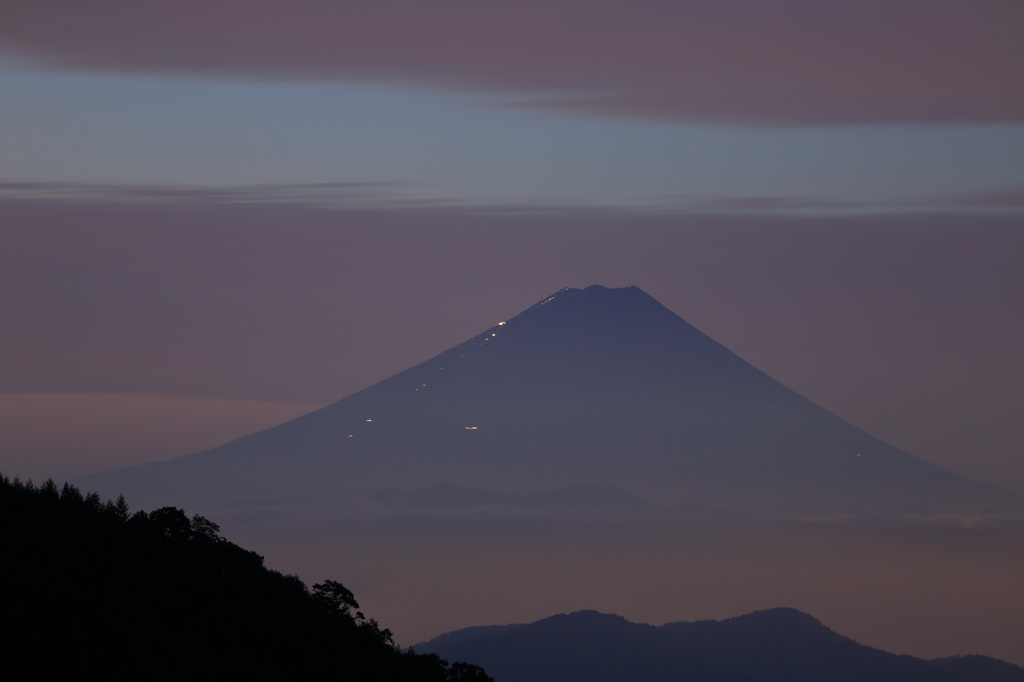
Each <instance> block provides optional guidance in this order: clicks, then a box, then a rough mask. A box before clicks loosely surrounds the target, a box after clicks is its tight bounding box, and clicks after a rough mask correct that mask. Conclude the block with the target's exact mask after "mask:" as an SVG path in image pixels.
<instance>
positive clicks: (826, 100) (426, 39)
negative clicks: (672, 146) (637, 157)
mask: <svg viewBox="0 0 1024 682" xmlns="http://www.w3.org/2000/svg"><path fill="white" fill-rule="evenodd" d="M1022 34H1024V6H1022V5H1021V4H1020V3H1019V2H1015V1H1014V0H977V1H975V2H963V1H961V0H863V1H861V2H820V0H784V1H782V2H774V3H765V2H760V1H759V0H738V1H737V2H727V3H723V2H718V1H714V0H697V1H695V2H686V3H682V2H677V3H672V2H663V1H661V0H636V1H632V2H625V1H623V0H617V1H613V0H599V1H591V0H587V1H584V0H524V1H522V2H515V3H483V2H477V1H474V0H438V1H436V2H429V3H427V2H420V1H417V0H397V1H395V2H386V3H371V2H356V1H353V0H349V1H338V2H332V3H328V2H319V1H316V0H301V1H290V2H285V1H284V0H262V1H251V2H239V1H237V0H182V1H180V2H175V3H166V2H157V1H152V0H151V1H148V2H147V1H142V0H131V1H129V0H97V1H96V2H89V3H81V2H72V1H70V0H38V1H33V2H25V1H16V2H13V3H11V2H8V3H6V4H5V6H4V8H3V9H2V10H0V47H4V48H7V49H8V50H12V51H15V52H17V53H22V54H27V55H33V56H37V57H40V58H43V59H44V60H48V61H50V62H52V63H54V64H57V65H60V66H62V67H71V68H88V69H107V70H117V71H133V72H163V73H186V74H201V75H217V76H227V77H233V76H238V77H244V78H307V79H335V78H348V79H386V80H392V81H397V82H416V83H421V84H428V85H436V86H440V87H456V88H470V89H483V90H492V91H498V92H501V91H503V92H514V93H517V94H518V95H520V96H521V97H522V100H521V102H524V103H526V104H527V105H530V106H544V107H556V108H562V109H569V110H578V111H580V112H584V113H600V114H610V115H623V116H636V115H639V116H648V117H651V116H653V117H661V118H666V119H676V120H678V119H689V120H703V121H714V122H725V123H739V124H767V125H794V124H835V123H863V122H891V121H941V122H975V123H976V122H1020V121H1022V120H1024V89H1022V88H1020V87H1019V81H1020V64H1022V63H1024V41H1021V40H1020V36H1021V35H1022Z"/></svg>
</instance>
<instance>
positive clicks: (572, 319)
mask: <svg viewBox="0 0 1024 682" xmlns="http://www.w3.org/2000/svg"><path fill="white" fill-rule="evenodd" d="M445 481H450V482H452V483H454V484H456V485H458V486H460V487H462V488H479V489H483V490H489V491H494V493H497V494H513V495H529V494H532V493H536V492H538V491H543V490H552V489H560V488H569V487H571V486H576V485H579V484H587V485H590V486H596V487H608V486H615V487H617V488H620V489H622V490H623V491H625V492H627V493H629V494H631V495H636V496H639V497H641V498H643V499H644V500H647V501H649V502H650V503H652V504H655V505H657V506H661V507H667V508H674V507H680V506H709V507H727V508H733V509H744V510H754V511H758V512H766V513H777V514H803V513H835V512H847V511H853V512H869V513H872V512H878V511H901V510H912V511H915V512H919V511H934V510H941V511H971V512H979V511H980V512H985V511H1001V510H1005V509H1007V508H1012V509H1016V510H1020V509H1024V501H1022V500H1021V499H1020V498H1018V497H1016V496H1014V495H1011V494H1010V493H1006V492H1004V491H1000V490H998V489H996V488H993V487H992V486H988V485H985V484H981V483H977V482H974V481H969V480H967V479H964V478H962V477H960V476H957V475H955V474H953V473H951V472H949V471H946V470H944V469H941V468H939V467H937V466H934V465H931V464H928V463H927V462H924V461H922V460H920V459H917V458H915V457H913V456H911V455H909V454H907V453H905V452H903V451H901V450H898V449H896V448H894V447H892V446H889V445H887V444H885V443H883V442H881V441H879V440H878V439H876V438H874V437H872V436H870V435H868V434H866V433H864V432H863V431H861V430H859V429H857V428H856V427H854V426H852V425H850V424H848V423H846V422H844V421H843V420H841V419H839V418H838V417H836V416H835V415H833V414H831V413H829V412H827V411H826V410H824V409H822V408H820V407H818V406H816V405H814V404H813V403H811V402H810V401H808V400H806V399H805V398H803V397H801V396H799V395H797V394H796V393H794V392H793V391H791V390H789V389H787V388H786V387H784V386H782V385H781V384H779V383H778V382H777V381H775V380H774V379H771V378H770V377H768V376H767V375H765V374H764V373H762V372H760V371H759V370H757V369H756V368H754V367H752V366H751V365H750V364H748V363H747V362H745V361H743V360H742V359H740V358H739V357H737V356H736V355H735V354H733V353H732V352H730V351H729V350H727V349H726V348H724V347H722V346H721V345H719V344H718V343H716V342H715V341H713V340H711V339H710V338H708V337H707V336H705V335H704V334H702V333H701V332H700V331H698V330H697V329H695V328H694V327H692V326H691V325H689V324H688V323H687V322H685V321H684V320H683V319H682V318H680V317H679V316H677V315H675V314H674V313H672V312H671V311H669V310H668V309H667V308H665V307H664V306H662V305H661V304H660V303H658V302H657V301H655V300H654V299H653V298H651V297H650V296H648V295H647V294H645V293H644V292H642V291H641V290H640V289H638V288H636V287H626V288H621V289H607V288H604V287H601V286H596V285H595V286H591V287H588V288H586V289H563V290H561V291H558V292H556V293H555V294H553V295H552V296H549V297H548V298H546V299H544V300H543V301H540V302H539V303H537V304H536V305H534V306H532V307H530V308H528V309H527V310H525V311H523V312H522V313H520V314H519V315H517V316H515V317H513V318H510V319H508V320H507V321H505V322H501V323H499V324H497V325H495V326H493V327H491V328H490V329H487V330H486V331H484V332H483V333H481V334H479V335H477V336H475V337H473V338H472V339H469V340H468V341H466V342H465V343H462V344H460V345H458V346H455V347H454V348H451V349H449V350H447V351H445V352H443V353H441V354H440V355H437V356H435V357H434V358H432V359H430V360H427V361H426V362H423V363H420V364H419V365H416V366H415V367H412V368H410V369H408V370H406V371H404V372H401V373H399V374H397V375H395V376H393V377H391V378H389V379H385V380H384V381H381V382H380V383H378V384H376V385H374V386H371V387H369V388H367V389H364V390H362V391H359V392H358V393H355V394H353V395H351V396H349V397H347V398H344V399H343V400H340V401H339V402H336V403H334V404H332V405H329V406H327V407H325V408H323V409H321V410H318V411H316V412H313V413H311V414H308V415H305V416H303V417H299V418H298V419H295V420H292V421H290V422H287V423H285V424H282V425H280V426H278V427H275V428H272V429H268V430H266V431H262V432H260V433H256V434H253V435H250V436H246V437H244V438H241V439H239V440H236V441H233V442H231V443H227V444H225V445H223V446H220V447H217V448H214V449H212V450H208V451H206V452H201V453H196V454H193V455H187V456H184V457H179V458H177V459H174V460H170V461H167V462H154V463H150V464H145V465H142V466H138V467H131V468H127V469H119V470H113V471H109V472H103V473H101V474H97V475H94V476H88V477H84V478H81V479H78V483H79V484H80V485H82V486H84V487H85V488H87V489H90V490H98V491H99V492H101V493H103V494H107V495H116V494H119V493H121V492H124V493H125V494H126V495H128V496H129V498H130V499H132V500H133V501H137V502H138V503H140V504H142V505H146V506H159V505H164V504H183V505H191V506H196V507H199V508H201V509H202V508H209V507H217V506H224V505H229V504H237V503H241V502H245V501H247V500H257V499H259V500H278V501H281V500H304V501H309V502H314V503H326V504H335V503H337V502H338V501H339V500H346V499H353V498H362V499H365V498H367V497H368V496H370V495H371V494H373V493H374V492H376V491H379V490H382V489H386V488H396V489H405V490H415V489H422V488H425V487H429V486H432V485H437V484H439V483H442V482H445Z"/></svg>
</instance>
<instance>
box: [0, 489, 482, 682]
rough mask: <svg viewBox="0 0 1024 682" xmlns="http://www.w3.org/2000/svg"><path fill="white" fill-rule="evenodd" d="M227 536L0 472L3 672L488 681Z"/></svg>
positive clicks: (203, 525)
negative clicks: (412, 647)
mask: <svg viewBox="0 0 1024 682" xmlns="http://www.w3.org/2000/svg"><path fill="white" fill-rule="evenodd" d="M218 531H219V528H218V527H217V525H216V524H214V523H212V522H211V521H209V520H208V519H205V518H203V517H201V516H194V517H192V518H191V519H190V518H188V517H187V516H186V515H185V514H184V513H183V512H182V511H181V510H179V509H175V508H173V507H164V508H161V509H157V510H154V511H151V512H149V513H146V512H142V511H138V512H135V513H134V514H130V513H129V510H128V506H127V504H126V503H125V501H124V498H123V497H121V498H119V499H118V501H117V502H109V501H108V502H106V503H102V502H101V501H100V498H99V496H98V495H96V494H95V493H91V494H89V495H85V496H83V495H82V494H81V493H80V492H79V491H78V489H77V488H75V487H73V486H70V485H68V484H65V485H64V486H63V488H61V489H58V487H57V486H56V485H55V484H54V483H53V481H47V482H45V483H44V484H43V485H42V486H40V487H35V486H34V485H32V484H31V483H21V482H20V481H18V480H17V479H14V480H13V481H11V480H8V479H7V478H6V477H3V476H0V547H2V551H3V560H2V561H0V584H3V585H4V589H3V591H2V593H0V614H2V616H3V619H4V621H6V623H7V626H8V627H7V628H6V630H7V634H6V635H4V637H2V638H0V661H3V667H2V669H3V676H4V679H8V680H33V679H39V680H52V679H60V680H69V679H106V680H175V681H177V680H186V679H187V680H225V679H246V680H360V681H363V680H365V681H367V682H371V681H376V680H379V681H381V682H384V681H387V682H391V681H398V680H408V681H409V682H420V681H422V682H457V681H466V682H469V681H472V680H476V681H479V682H484V681H486V680H487V679H489V678H487V677H486V675H484V673H483V672H482V671H481V670H479V669H478V668H476V667H474V666H469V665H464V664H459V663H456V664H453V665H452V666H448V665H447V664H446V663H445V662H444V661H442V660H440V659H439V658H438V657H437V656H429V655H417V654H413V653H410V652H403V651H401V650H400V649H399V648H398V646H397V645H396V644H395V643H394V641H393V640H392V637H391V633H390V632H389V631H388V630H387V629H385V628H383V627H381V626H380V625H379V624H378V623H377V622H376V621H375V620H373V619H372V618H367V617H366V616H365V615H364V614H363V613H362V612H360V611H359V610H358V608H359V605H358V603H357V602H356V600H355V598H354V596H353V595H352V593H351V592H350V591H349V590H347V589H346V588H345V587H344V586H343V585H341V584H340V583H338V582H335V581H331V580H327V581H324V582H323V583H319V584H317V585H315V586H314V587H313V589H312V590H310V589H307V588H306V586H305V585H304V584H303V583H302V582H301V581H300V580H299V579H298V578H297V577H295V576H286V575H282V574H280V573H278V572H276V571H272V570H269V569H267V568H266V567H265V566H264V565H263V558H262V557H260V556H259V555H258V554H256V553H255V552H251V551H247V550H245V549H242V548H241V547H238V546H237V545H234V544H232V543H231V542H228V541H227V540H225V539H224V538H222V537H220V536H219V535H218Z"/></svg>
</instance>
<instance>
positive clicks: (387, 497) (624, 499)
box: [370, 481, 658, 513]
mask: <svg viewBox="0 0 1024 682" xmlns="http://www.w3.org/2000/svg"><path fill="white" fill-rule="evenodd" d="M370 501H371V502H374V503H376V504H379V505H382V506H387V507H397V508H401V509H410V510H435V511H441V510H466V509H480V508H496V509H521V510H534V511H549V512H573V511H581V512H616V513H622V512H626V513H629V512H633V513H647V512H654V511H657V510H658V508H657V507H655V506H654V505H652V504H650V503H648V502H645V501H644V500H642V499H641V498H639V497H637V496H636V495H630V494H629V493H627V492H624V491H622V490H620V489H618V488H615V487H613V486H608V487H604V488H600V487H597V486H593V485H587V484H585V483H580V484H578V485H574V486H570V487H568V488H563V489H561V490H549V491H545V492H539V493H531V494H529V495H514V494H508V493H504V494H503V493H492V492H489V491H487V490H481V489H479V488H463V487H461V486H458V485H455V484H454V483H452V482H451V481H445V482H444V483H439V484H437V485H433V486H430V487H427V488H420V489H419V490H397V489H395V488H386V489H384V490H379V491H377V492H376V493H374V494H373V495H371V496H370Z"/></svg>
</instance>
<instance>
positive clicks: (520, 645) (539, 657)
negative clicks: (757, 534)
mask: <svg viewBox="0 0 1024 682" xmlns="http://www.w3.org/2000/svg"><path fill="white" fill-rule="evenodd" d="M416 648H417V649H418V650H421V651H430V652H435V653H438V654H440V655H441V656H446V657H447V656H453V657H457V658H460V659H463V660H467V661H472V662H473V663H476V664H478V665H483V666H484V667H486V668H487V670H488V671H489V672H490V673H491V674H492V675H494V678H495V680H497V682H575V681H581V682H582V681H584V680H585V681H586V682H627V681H628V682H664V681H665V680H687V681H688V682H822V681H823V680H828V681H829V682H1022V681H1024V668H1020V667H1017V666H1015V665H1011V664H1009V663H1004V662H1002V661H998V660H996V659H993V658H988V657H985V656H958V657H954V658H944V659H937V660H932V661H928V660H924V659H920V658H914V657H911V656H898V655H896V654H891V653H887V652H885V651H881V650H879V649H873V648H871V647H868V646H864V645H862V644H858V643H857V642H855V641H853V640H851V639H847V638H846V637H843V636H841V635H838V634H836V633H835V632H833V631H831V630H829V629H828V628H827V627H825V626H824V625H822V624H821V623H820V622H818V621H817V620H816V619H814V618H813V617H811V616H808V615H806V614H804V613H801V612H799V611H796V610H793V609H782V608H780V609H771V610H767V611H758V612H755V613H751V614H748V615H745V616H739V617H736V618H730V619H728V620H723V621H699V622H695V623H669V624H667V625H663V626H661V627H654V626H651V625H644V624H638V623H631V622H629V621H627V620H625V619H624V618H622V617H620V616H614V615H606V614H601V613H597V612H595V611H578V612H576V613H571V614H569V615H559V616H553V617H551V618H546V619H544V620H540V621H537V622H535V623H531V624H528V625H507V626H492V627H476V628H467V629H465V630H458V631H455V632H451V633H448V634H446V635H441V636H440V637H437V638H436V639H433V640H431V641H429V642H425V643H423V644H419V645H417V646H416Z"/></svg>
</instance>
